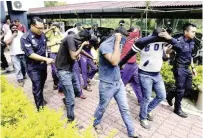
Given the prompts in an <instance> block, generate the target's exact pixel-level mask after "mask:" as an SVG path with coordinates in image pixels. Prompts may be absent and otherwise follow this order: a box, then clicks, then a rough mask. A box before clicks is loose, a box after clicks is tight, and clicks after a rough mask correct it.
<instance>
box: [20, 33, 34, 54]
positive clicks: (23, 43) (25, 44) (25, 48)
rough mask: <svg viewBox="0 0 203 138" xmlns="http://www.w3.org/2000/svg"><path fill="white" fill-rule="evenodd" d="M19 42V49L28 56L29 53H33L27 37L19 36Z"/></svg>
mask: <svg viewBox="0 0 203 138" xmlns="http://www.w3.org/2000/svg"><path fill="white" fill-rule="evenodd" d="M20 43H21V49H22V50H23V51H24V52H25V55H26V56H30V55H31V54H33V53H34V50H33V48H32V44H31V43H30V42H29V41H28V39H26V38H24V37H21V39H20Z"/></svg>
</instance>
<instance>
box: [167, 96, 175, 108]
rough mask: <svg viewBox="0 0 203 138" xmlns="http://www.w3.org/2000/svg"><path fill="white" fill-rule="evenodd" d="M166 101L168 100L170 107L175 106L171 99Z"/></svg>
mask: <svg viewBox="0 0 203 138" xmlns="http://www.w3.org/2000/svg"><path fill="white" fill-rule="evenodd" d="M166 100H167V102H168V104H169V105H170V106H173V102H172V100H171V99H169V98H168V97H167V98H166Z"/></svg>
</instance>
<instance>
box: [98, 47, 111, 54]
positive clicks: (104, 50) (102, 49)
mask: <svg viewBox="0 0 203 138" xmlns="http://www.w3.org/2000/svg"><path fill="white" fill-rule="evenodd" d="M99 49H100V52H101V53H102V55H105V54H109V53H113V48H111V47H110V46H107V45H101V47H100V48H99Z"/></svg>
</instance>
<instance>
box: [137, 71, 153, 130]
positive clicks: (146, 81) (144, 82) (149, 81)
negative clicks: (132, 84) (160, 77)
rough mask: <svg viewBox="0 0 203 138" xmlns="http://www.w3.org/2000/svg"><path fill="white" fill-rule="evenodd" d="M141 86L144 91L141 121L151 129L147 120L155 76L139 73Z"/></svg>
mask: <svg viewBox="0 0 203 138" xmlns="http://www.w3.org/2000/svg"><path fill="white" fill-rule="evenodd" d="M139 80H140V86H141V91H142V100H141V103H140V115H139V116H140V123H141V125H142V126H143V127H144V128H146V129H149V128H150V127H151V126H150V124H149V123H148V121H147V115H148V112H147V110H148V105H149V103H150V98H151V95H152V86H153V78H152V76H149V75H145V74H141V73H140V74H139Z"/></svg>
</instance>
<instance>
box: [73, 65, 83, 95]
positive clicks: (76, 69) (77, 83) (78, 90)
mask: <svg viewBox="0 0 203 138" xmlns="http://www.w3.org/2000/svg"><path fill="white" fill-rule="evenodd" d="M73 70H74V74H73V75H74V77H75V76H76V77H77V78H75V83H74V87H73V88H74V92H75V95H76V97H80V98H81V99H86V96H85V95H84V94H83V92H82V86H81V80H80V67H79V64H78V61H75V64H74V67H73Z"/></svg>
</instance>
